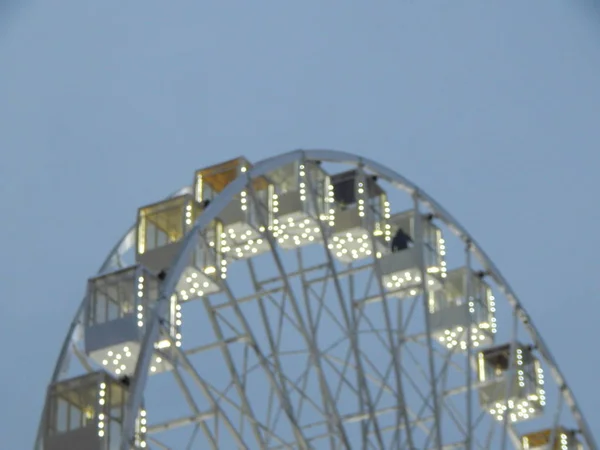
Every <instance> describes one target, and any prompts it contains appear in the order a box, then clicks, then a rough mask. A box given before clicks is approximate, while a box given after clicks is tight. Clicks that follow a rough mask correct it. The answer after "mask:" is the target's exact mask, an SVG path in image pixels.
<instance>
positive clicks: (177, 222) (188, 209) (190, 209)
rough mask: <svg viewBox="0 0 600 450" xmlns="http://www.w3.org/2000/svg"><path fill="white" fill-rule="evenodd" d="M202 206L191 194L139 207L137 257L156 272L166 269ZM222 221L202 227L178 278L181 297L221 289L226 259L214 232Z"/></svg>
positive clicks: (178, 289) (217, 232)
mask: <svg viewBox="0 0 600 450" xmlns="http://www.w3.org/2000/svg"><path fill="white" fill-rule="evenodd" d="M203 210H204V207H203V206H202V205H201V204H200V203H198V202H196V201H195V200H194V198H193V196H192V195H191V194H185V195H181V196H178V197H173V198H170V199H168V200H165V201H162V202H159V203H155V204H152V205H148V206H144V207H142V208H140V209H139V210H138V221H137V252H136V261H137V262H139V263H141V264H142V265H143V266H144V267H147V268H148V269H150V270H151V271H153V272H154V273H156V274H160V273H163V274H164V273H165V272H166V271H167V270H168V269H169V267H171V264H172V263H173V262H174V259H175V258H176V257H177V255H178V253H179V251H180V250H181V246H182V243H183V238H184V237H185V235H186V234H187V233H188V232H189V231H190V230H191V229H192V226H193V224H194V221H195V220H196V218H197V217H198V216H199V215H200V214H201V213H202V211H203ZM221 230H222V225H221V224H220V223H219V222H218V221H214V222H213V223H212V224H211V225H209V226H208V227H207V228H206V230H204V232H203V234H202V236H201V237H200V239H199V243H198V245H197V246H196V248H195V249H194V251H193V252H192V255H191V256H190V258H189V260H188V261H187V265H186V267H185V269H184V271H183V274H182V276H181V277H180V279H179V280H178V282H177V287H176V290H177V293H178V296H179V297H180V300H183V301H185V300H188V299H192V298H195V297H199V296H203V295H209V294H212V293H215V292H218V291H220V289H221V284H220V278H225V272H226V267H225V264H226V261H225V260H224V259H223V258H222V257H221V249H220V247H221V245H220V240H219V239H218V238H217V236H218V235H219V234H220V233H221Z"/></svg>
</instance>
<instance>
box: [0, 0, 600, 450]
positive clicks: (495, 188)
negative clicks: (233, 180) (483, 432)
mask: <svg viewBox="0 0 600 450" xmlns="http://www.w3.org/2000/svg"><path fill="white" fill-rule="evenodd" d="M4 1H6V0H4ZM0 2H1V0H0ZM9 3H16V2H8V3H6V5H8V4H9ZM9 6H10V5H9ZM593 8H594V4H593V2H592V1H591V0H588V1H587V2H586V1H583V0H582V1H575V0H568V1H567V0H527V1H523V0H502V1H483V0H470V1H468V0H443V1H442V0H389V1H386V0H380V1H377V2H373V1H358V0H346V1H341V0H338V1H329V2H324V1H322V0H303V1H262V0H255V1H234V0H230V1H211V2H208V1H204V2H203V1H199V0H181V1H178V2H165V1H159V0H146V1H143V2H142V1H129V2H123V1H116V0H104V1H94V2H92V1H85V0H60V1H56V2H48V1H42V0H29V1H27V2H24V4H23V6H21V7H18V8H11V7H2V6H0V15H1V16H2V17H0V155H1V157H2V158H1V159H0V200H1V204H2V211H3V213H2V219H1V220H0V242H1V244H2V246H1V250H2V251H1V253H2V255H3V257H2V259H1V260H0V261H1V262H0V273H1V274H2V276H1V277H0V279H1V283H0V317H1V318H2V327H1V328H0V337H1V338H2V339H1V342H3V344H4V349H3V351H4V358H3V360H2V363H1V366H0V367H1V368H2V371H1V372H0V386H2V388H1V390H2V402H0V418H1V419H0V436H1V444H0V447H2V448H3V449H4V448H6V449H7V450H8V449H10V450H21V449H26V448H29V447H30V445H31V442H32V437H33V434H34V432H35V428H36V426H37V421H38V418H39V412H40V408H41V407H42V403H43V399H44V393H45V389H46V383H47V381H48V379H49V377H50V374H51V371H52V368H53V366H54V363H55V360H56V358H57V355H58V350H59V347H60V345H61V342H62V340H63V337H64V334H65V333H66V331H67V327H68V325H69V322H70V321H71V319H72V316H73V313H74V311H75V309H76V307H77V305H78V304H79V302H80V300H81V297H82V294H83V292H84V287H85V281H86V279H87V278H88V277H89V276H91V275H92V274H93V273H94V271H95V270H96V269H97V268H98V266H99V264H100V263H101V261H102V260H103V258H104V256H105V255H106V253H107V252H108V251H109V250H110V248H111V246H112V245H113V243H114V242H115V241H116V240H117V239H118V238H119V237H120V235H121V234H122V233H123V232H124V230H125V229H126V228H127V227H128V226H129V225H130V224H131V223H132V221H133V220H134V217H135V212H136V209H137V207H138V206H140V205H142V204H147V203H150V202H152V201H154V200H157V199H159V198H160V197H162V196H164V195H166V194H168V193H169V192H171V191H173V190H175V189H177V188H178V187H180V186H182V185H184V184H187V183H189V182H191V180H192V172H193V170H194V169H195V168H198V167H201V166H205V165H209V164H212V163H216V162H219V161H221V160H225V159H227V158H231V157H234V156H237V155H240V154H244V155H246V156H247V157H248V158H250V159H252V160H258V159H261V158H264V157H267V156H271V155H274V154H277V153H280V152H283V151H288V150H292V149H295V148H335V149H340V150H345V151H350V152H354V153H360V154H367V155H369V156H370V157H371V158H372V159H375V160H378V161H379V162H382V163H385V164H386V165H389V166H392V167H394V168H395V169H396V170H397V171H398V172H400V173H401V174H403V175H404V176H406V177H408V178H409V179H411V180H412V181H414V182H416V183H417V184H418V185H420V186H421V187H422V188H424V189H425V190H426V191H427V192H428V193H429V194H431V195H432V196H433V197H434V198H436V199H437V200H438V201H439V202H440V203H441V204H443V205H444V206H445V207H446V208H447V209H448V210H449V211H450V212H451V213H452V214H453V215H454V216H455V217H456V218H457V219H458V220H459V221H460V222H461V223H462V224H463V225H465V227H466V228H467V229H468V230H469V231H470V232H471V233H472V234H473V236H475V238H476V239H478V241H479V242H480V243H481V244H482V245H483V247H484V248H485V249H486V251H487V252H488V254H489V255H490V256H491V257H492V259H493V260H494V262H495V263H496V264H497V265H498V266H499V268H500V270H501V271H502V272H503V273H504V275H505V276H506V278H507V279H508V280H509V282H510V283H511V284H512V286H513V287H514V288H515V289H516V291H517V293H518V294H519V295H520V297H521V300H522V301H523V302H524V304H525V306H526V308H527V309H528V310H529V312H530V313H531V315H532V317H533V319H534V321H535V323H536V325H537V326H538V328H539V330H540V331H541V333H542V335H543V336H544V338H545V339H546V340H547V342H548V344H549V345H550V347H551V349H552V350H553V353H554V355H555V357H556V359H557V360H558V363H559V365H560V366H561V368H562V370H563V371H564V373H565V375H566V377H567V380H568V381H569V383H570V384H571V386H572V387H573V390H574V392H575V394H576V396H577V398H578V399H579V401H580V403H581V406H582V409H583V411H584V413H585V415H586V416H587V419H588V421H589V423H590V425H591V428H592V429H599V428H600V412H599V411H598V404H600V391H599V390H598V375H597V374H598V371H599V370H600V353H599V352H598V351H597V348H596V347H597V343H598V337H599V335H600V330H599V329H598V328H597V326H598V325H597V324H598V317H599V314H600V306H599V305H600V292H599V287H598V282H597V280H598V270H599V268H600V264H599V262H598V261H599V259H598V251H599V249H600V238H599V235H598V230H600V212H599V211H600V210H599V208H598V196H599V195H600V176H599V175H598V173H599V169H600V151H599V149H600V146H599V142H600V123H599V122H600V120H599V118H600V84H599V83H598V74H599V73H600V14H598V12H597V10H596V11H594V10H593Z"/></svg>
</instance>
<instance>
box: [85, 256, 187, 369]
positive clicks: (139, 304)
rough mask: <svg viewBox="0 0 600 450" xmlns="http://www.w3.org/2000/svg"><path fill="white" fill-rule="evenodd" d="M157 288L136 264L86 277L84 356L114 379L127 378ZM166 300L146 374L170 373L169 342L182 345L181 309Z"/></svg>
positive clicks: (175, 301) (152, 277)
mask: <svg viewBox="0 0 600 450" xmlns="http://www.w3.org/2000/svg"><path fill="white" fill-rule="evenodd" d="M159 289H160V280H159V278H158V277H157V276H156V275H154V274H152V273H150V271H148V270H147V269H146V268H144V267H143V266H139V265H138V266H133V267H129V268H126V269H122V270H118V271H116V272H112V273H108V274H105V275H101V276H99V277H96V278H92V279H90V280H89V281H88V291H87V295H88V301H87V303H86V310H85V339H84V340H85V351H86V354H87V355H88V356H89V357H90V358H91V359H93V360H94V361H95V362H96V363H97V364H98V365H100V366H102V367H103V368H104V369H105V370H107V371H108V372H110V373H112V374H114V375H116V376H125V375H126V376H130V375H132V374H133V373H134V371H135V367H136V364H137V360H138V356H139V354H140V351H141V343H142V338H143V336H144V331H145V329H146V325H147V323H148V320H149V318H150V317H151V316H150V315H151V314H152V311H153V308H154V307H155V305H156V302H157V300H158V298H159ZM168 301H169V305H168V308H167V313H166V314H165V316H164V317H162V318H161V323H162V328H161V333H160V337H159V339H158V340H157V342H155V343H154V354H153V356H152V360H151V363H150V373H151V374H152V373H158V372H164V371H168V370H171V369H172V368H173V364H172V361H173V359H174V352H173V349H172V348H171V341H173V343H174V345H175V346H180V345H181V323H182V317H181V305H180V304H179V302H178V299H177V295H172V296H171V297H170V298H169V299H168Z"/></svg>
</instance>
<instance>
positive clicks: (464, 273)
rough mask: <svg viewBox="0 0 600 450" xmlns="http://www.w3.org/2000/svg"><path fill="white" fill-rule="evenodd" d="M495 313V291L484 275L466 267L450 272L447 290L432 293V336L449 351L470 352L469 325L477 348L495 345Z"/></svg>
mask: <svg viewBox="0 0 600 450" xmlns="http://www.w3.org/2000/svg"><path fill="white" fill-rule="evenodd" d="M469 272H470V273H469ZM467 290H468V291H469V292H467ZM494 311H495V303H494V296H493V295H492V289H491V288H490V287H489V285H488V284H487V283H486V282H485V281H483V278H482V276H481V275H480V274H477V273H475V272H473V271H472V270H471V271H469V269H467V268H466V267H462V268H460V269H455V270H451V271H450V272H448V274H447V277H446V280H445V282H444V287H443V288H442V289H439V290H434V291H430V292H429V313H430V315H431V316H430V324H431V333H432V335H433V336H434V337H435V338H436V339H437V340H438V341H439V342H440V343H441V344H442V345H444V346H446V347H447V348H449V349H451V348H454V347H455V346H459V347H460V349H461V350H466V349H467V340H468V336H469V334H468V329H469V325H470V326H471V337H470V339H471V342H472V346H473V348H475V349H478V348H482V347H486V346H489V345H492V344H493V342H494V334H495V333H496V319H495V317H494Z"/></svg>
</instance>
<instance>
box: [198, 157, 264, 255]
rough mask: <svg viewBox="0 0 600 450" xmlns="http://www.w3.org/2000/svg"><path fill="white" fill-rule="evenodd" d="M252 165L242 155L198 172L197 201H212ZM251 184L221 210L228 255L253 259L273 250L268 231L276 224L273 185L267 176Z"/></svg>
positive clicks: (222, 232) (220, 217)
mask: <svg viewBox="0 0 600 450" xmlns="http://www.w3.org/2000/svg"><path fill="white" fill-rule="evenodd" d="M251 167H252V165H251V164H250V162H248V160H246V159H245V158H242V157H240V158H236V159H233V160H230V161H227V162H224V163H221V164H217V165H214V166H210V167H206V168H204V169H200V170H198V171H196V174H195V177H194V192H195V196H196V197H195V198H196V201H198V202H200V203H202V204H208V203H210V202H212V201H213V200H214V199H215V198H216V197H217V196H218V195H219V193H221V192H222V191H223V189H225V187H227V185H229V183H231V182H232V181H233V180H235V179H236V178H237V177H239V176H240V175H242V174H243V173H245V172H246V171H247V170H248V169H250V168H251ZM251 187H252V189H244V190H242V191H241V192H240V193H239V195H236V196H235V197H234V199H233V200H232V201H231V202H230V203H229V204H228V205H227V206H226V207H225V208H224V209H223V210H222V211H221V212H220V213H219V217H218V218H219V221H220V222H221V223H222V225H223V229H222V230H221V232H220V233H219V237H220V239H219V242H220V244H221V248H222V251H223V252H224V253H226V254H227V257H228V258H232V259H243V258H251V257H253V256H256V255H259V254H261V253H264V252H267V251H269V250H270V247H269V242H268V240H267V239H266V238H265V235H264V233H265V231H266V229H267V228H268V227H269V226H271V224H272V201H273V194H274V191H273V184H272V183H271V182H270V180H269V179H267V178H266V177H258V178H256V179H255V180H253V181H252V183H251ZM255 200H256V201H255Z"/></svg>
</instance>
